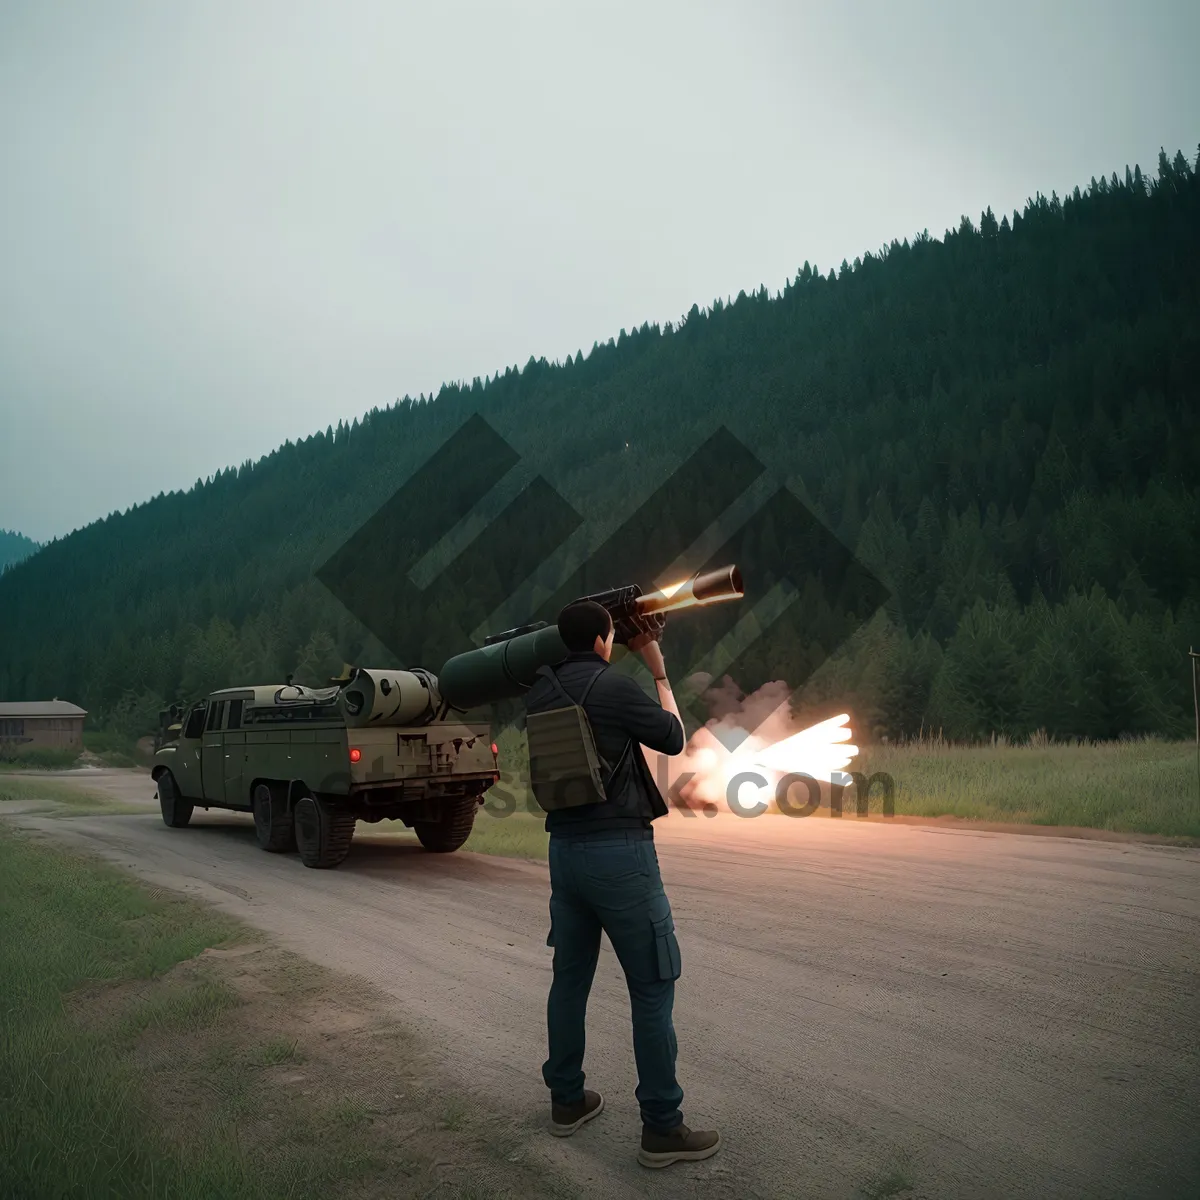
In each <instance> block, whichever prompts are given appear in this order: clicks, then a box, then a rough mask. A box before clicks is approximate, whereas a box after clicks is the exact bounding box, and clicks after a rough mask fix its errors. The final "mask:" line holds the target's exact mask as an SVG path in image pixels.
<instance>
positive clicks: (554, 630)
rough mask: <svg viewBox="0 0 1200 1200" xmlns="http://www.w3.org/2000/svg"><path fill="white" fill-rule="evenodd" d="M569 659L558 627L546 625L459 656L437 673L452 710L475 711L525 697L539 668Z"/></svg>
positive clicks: (442, 690)
mask: <svg viewBox="0 0 1200 1200" xmlns="http://www.w3.org/2000/svg"><path fill="white" fill-rule="evenodd" d="M566 657H567V647H566V645H565V644H564V642H563V640H562V638H561V637H560V636H559V633H558V627H557V626H556V625H543V626H542V627H541V628H540V629H533V630H531V631H530V632H528V633H522V634H518V635H517V636H516V637H510V638H505V639H504V640H497V641H494V642H491V643H490V644H488V645H484V646H480V647H479V648H478V649H476V650H468V651H466V653H464V654H456V655H455V656H454V657H453V658H451V659H448V660H447V661H446V663H445V665H444V666H443V667H442V669H441V670H440V671H439V672H438V685H439V687H440V690H441V693H442V698H443V699H444V700H445V701H446V702H447V703H448V704H449V705H451V707H453V708H457V709H468V708H476V707H478V706H479V705H481V704H494V703H495V702H496V701H497V700H510V699H513V698H515V697H517V696H520V695H523V694H524V693H525V692H526V691H528V689H529V688H531V687H532V686H533V683H534V680H535V679H536V678H537V671H538V668H539V667H544V666H545V667H552V666H554V665H555V664H556V663H560V662H562V660H563V659H564V658H566Z"/></svg>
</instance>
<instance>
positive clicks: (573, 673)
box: [525, 650, 683, 834]
mask: <svg viewBox="0 0 1200 1200" xmlns="http://www.w3.org/2000/svg"><path fill="white" fill-rule="evenodd" d="M601 670H603V672H604V673H603V674H602V675H601V676H600V678H599V679H597V680H596V683H595V685H594V686H593V687H592V689H591V691H590V692H589V693H588V696H587V703H586V704H585V705H584V706H583V707H584V711H585V712H586V713H587V716H588V720H589V721H590V722H591V725H592V733H593V735H594V736H595V739H596V749H597V750H598V751H599V753H600V756H601V757H602V758H603V759H604V760H605V762H607V763H608V765H609V767H610V768H615V767H617V765H618V763H622V760H623V759H624V762H623V764H622V769H621V770H620V771H619V772H618V773H617V775H616V777H614V778H613V779H612V780H611V783H610V781H609V779H608V778H607V776H606V778H605V791H606V793H607V795H608V800H607V802H606V803H604V804H586V805H582V806H580V807H579V808H563V809H558V810H556V811H555V812H551V813H547V814H546V829H547V830H548V831H549V832H550V833H552V834H562V833H570V834H576V833H603V832H607V831H609V830H614V829H649V828H650V822H651V821H652V820H654V819H655V818H656V817H660V816H665V815H666V812H667V806H666V803H665V802H664V800H663V798H662V793H661V792H660V791H659V789H658V786H657V784H655V782H654V778H653V776H652V775H651V774H650V770H649V768H648V767H647V766H646V761H645V759H644V758H643V757H642V753H641V750H640V748H639V746H647V747H649V748H650V749H651V750H657V751H659V752H660V753H662V754H678V753H680V751H682V750H683V726H682V725H680V723H679V721H678V720H677V719H676V718H675V716H674V714H672V713H669V712H667V710H666V709H665V708H663V707H662V706H661V705H660V704H659V703H658V702H657V701H656V700H651V699H650V697H649V696H647V695H646V693H645V692H644V691H642V689H641V688H640V687H639V686H638V685H637V683H636V682H635V681H634V680H633V679H631V678H630V677H629V676H628V675H622V674H620V673H619V672H617V671H614V670H612V669H611V668H609V667H608V664H607V663H605V661H604V659H602V658H601V657H600V655H598V654H596V653H594V652H593V651H591V650H583V651H578V652H576V653H573V654H569V655H568V656H567V657H566V659H564V660H563V662H561V663H560V664H559V665H558V666H557V667H555V668H554V672H555V674H556V675H557V676H558V681H559V683H560V684H562V686H563V688H564V689H565V691H566V693H567V695H568V696H570V697H571V699H572V700H574V701H576V702H578V700H579V697H580V696H582V695H583V691H584V688H586V687H587V685H588V683H589V681H590V680H591V678H592V676H593V675H595V674H596V673H597V672H598V671H601ZM562 704H563V699H562V697H561V696H560V695H559V694H558V692H557V691H555V689H554V688H553V687H552V686H551V684H550V681H549V680H548V679H538V681H537V682H536V683H535V684H534V685H533V687H531V688H530V689H529V691H528V692H527V693H526V695H525V711H526V712H541V711H543V710H544V709H548V708H558V707H559V706H561V705H562Z"/></svg>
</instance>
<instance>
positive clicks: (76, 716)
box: [0, 700, 87, 750]
mask: <svg viewBox="0 0 1200 1200" xmlns="http://www.w3.org/2000/svg"><path fill="white" fill-rule="evenodd" d="M86 716H87V710H86V709H82V708H80V707H79V705H78V704H69V703H68V702H67V701H66V700H17V701H13V702H11V703H8V702H4V703H0V749H5V750H16V749H22V750H34V749H37V748H38V747H41V746H51V747H54V748H56V749H63V750H82V749H83V718H84V717H86Z"/></svg>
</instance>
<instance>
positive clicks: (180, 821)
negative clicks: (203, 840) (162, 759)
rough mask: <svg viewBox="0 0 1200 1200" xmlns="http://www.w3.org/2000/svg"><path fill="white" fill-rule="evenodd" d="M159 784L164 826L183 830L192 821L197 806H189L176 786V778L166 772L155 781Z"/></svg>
mask: <svg viewBox="0 0 1200 1200" xmlns="http://www.w3.org/2000/svg"><path fill="white" fill-rule="evenodd" d="M155 782H156V783H157V784H158V807H159V808H160V809H162V819H163V824H164V825H167V826H169V827H170V828H171V829H182V828H183V827H184V826H185V825H186V824H187V823H188V822H189V821H190V820H191V819H192V813H193V812H194V811H195V805H193V804H189V803H188V802H187V801H186V800H185V799H184V798H183V797H182V796H181V795H180V794H179V788H178V787H176V785H175V776H174V775H172V774H171V772H170V771H164V772H163V773H162V774H161V775H160V776H159V777H158V779H157V780H156V781H155Z"/></svg>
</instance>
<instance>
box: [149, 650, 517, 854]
mask: <svg viewBox="0 0 1200 1200" xmlns="http://www.w3.org/2000/svg"><path fill="white" fill-rule="evenodd" d="M173 732H174V731H173ZM154 759H155V762H154V768H153V776H154V780H155V782H156V784H157V786H158V799H159V805H160V807H161V809H162V816H163V820H164V821H165V822H166V824H167V825H169V826H170V827H172V828H180V827H182V826H185V825H187V824H188V822H189V821H190V820H191V818H192V814H193V812H194V811H195V810H196V809H197V808H204V809H209V808H226V809H233V810H236V811H242V812H249V813H251V814H253V817H254V829H255V833H256V834H257V837H258V843H259V845H260V846H261V847H262V848H263V849H264V850H270V851H274V852H277V853H279V852H286V851H290V850H294V849H295V850H299V853H300V858H301V859H302V861H303V862H304V864H305V865H306V866H309V867H334V866H337V864H338V863H340V862H341V861H342V860H343V859H344V858H345V857H346V854H347V852H348V850H349V848H350V841H351V839H352V837H353V836H354V828H355V825H356V823H357V822H358V821H367V822H372V823H374V822H377V821H384V820H398V821H402V822H403V823H404V824H405V825H406V826H409V827H410V828H412V829H413V830H414V831H415V832H416V835H417V837H418V838H419V839H420V841H421V844H422V845H423V846H424V847H425V848H426V849H427V850H432V851H437V852H443V853H444V852H448V851H453V850H457V849H458V848H459V847H460V846H461V845H462V844H463V842H465V841H466V840H467V838H468V837H469V836H470V833H471V828H472V826H473V824H474V820H475V811H476V809H477V807H478V806H479V804H480V803H481V802H482V799H483V796H484V793H485V792H486V791H487V789H488V788H490V787H491V786H492V784H493V783H495V782H496V780H497V779H498V778H499V767H498V765H497V756H496V747H495V745H494V744H493V742H492V740H491V730H490V727H489V725H488V724H487V722H486V721H484V722H479V721H472V720H470V719H469V714H467V713H464V712H461V711H458V710H455V709H451V708H450V706H449V705H448V704H447V703H446V701H445V700H443V698H442V696H441V693H440V692H439V690H438V682H437V677H436V676H434V675H433V674H432V673H430V672H429V671H425V670H422V669H421V668H415V669H413V670H411V671H400V670H396V671H388V670H368V669H364V668H355V669H354V670H353V671H351V673H350V675H349V678H348V679H346V680H345V681H344V682H342V683H341V684H339V685H338V686H336V687H329V688H308V687H302V686H299V685H295V684H290V683H288V684H283V685H279V684H275V685H269V686H268V685H259V686H254V687H240V688H224V689H222V690H220V691H217V692H213V693H212V694H211V695H210V696H208V697H207V698H206V699H204V700H201V701H199V702H198V703H197V704H194V705H193V706H192V707H191V708H190V709H189V710H188V711H187V712H186V715H184V716H183V719H182V721H181V722H180V723H179V724H178V726H177V736H175V738H174V740H172V741H169V742H167V743H165V744H163V745H162V746H161V747H160V748H159V749H158V751H157V752H156V754H155V756H154Z"/></svg>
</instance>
